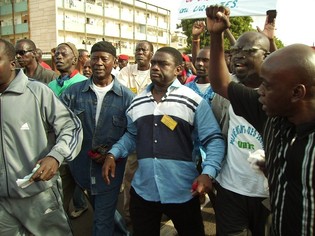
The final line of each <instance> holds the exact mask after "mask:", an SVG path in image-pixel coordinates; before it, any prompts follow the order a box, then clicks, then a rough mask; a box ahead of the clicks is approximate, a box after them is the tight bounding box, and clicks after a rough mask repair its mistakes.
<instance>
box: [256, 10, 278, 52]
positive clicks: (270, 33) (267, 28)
mask: <svg viewBox="0 0 315 236" xmlns="http://www.w3.org/2000/svg"><path fill="white" fill-rule="evenodd" d="M268 18H269V16H268V15H267V16H266V20H265V25H264V29H263V30H261V29H260V28H259V27H258V26H257V27H256V28H257V31H258V32H260V33H262V34H264V35H266V37H267V38H268V39H269V42H270V48H269V52H274V51H276V50H277V45H276V42H275V29H276V27H275V24H276V18H274V19H273V21H272V22H271V23H270V22H269V20H268Z"/></svg>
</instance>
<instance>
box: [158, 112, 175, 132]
mask: <svg viewBox="0 0 315 236" xmlns="http://www.w3.org/2000/svg"><path fill="white" fill-rule="evenodd" d="M161 122H162V123H163V124H164V125H166V127H167V128H169V129H170V130H174V129H175V127H176V125H177V122H176V121H175V120H174V119H173V118H172V117H170V116H168V115H164V116H163V117H162V119H161Z"/></svg>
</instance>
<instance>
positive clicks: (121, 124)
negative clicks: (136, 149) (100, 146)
mask: <svg viewBox="0 0 315 236" xmlns="http://www.w3.org/2000/svg"><path fill="white" fill-rule="evenodd" d="M112 124H113V125H112V129H113V130H112V132H111V136H112V137H113V138H114V139H117V140H118V139H119V138H120V137H121V136H122V135H123V134H124V133H125V131H126V127H127V118H126V117H125V116H115V115H114V116H113V117H112Z"/></svg>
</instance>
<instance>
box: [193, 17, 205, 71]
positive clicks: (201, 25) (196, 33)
mask: <svg viewBox="0 0 315 236" xmlns="http://www.w3.org/2000/svg"><path fill="white" fill-rule="evenodd" d="M205 28H206V24H205V22H204V21H196V22H194V24H193V27H192V32H191V34H192V43H191V45H192V48H191V56H192V63H193V65H194V64H195V62H196V58H197V55H198V53H199V50H200V35H201V34H202V33H203V32H205Z"/></svg>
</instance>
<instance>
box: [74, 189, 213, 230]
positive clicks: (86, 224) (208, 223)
mask: <svg viewBox="0 0 315 236" xmlns="http://www.w3.org/2000/svg"><path fill="white" fill-rule="evenodd" d="M122 200H123V197H122V194H120V195H119V200H118V206H117V209H118V210H119V211H121V209H122ZM202 215H203V219H204V225H205V231H206V236H213V235H215V218H214V211H213V208H212V207H211V203H210V202H209V203H207V204H206V205H205V206H204V207H203V208H202ZM92 221H93V212H92V208H91V206H89V209H88V210H87V211H86V212H84V213H83V214H82V216H80V217H79V218H77V219H73V220H71V223H72V226H73V230H74V236H89V235H92ZM175 235H177V234H176V231H175V229H174V227H172V223H171V221H165V222H163V226H162V227H161V236H175Z"/></svg>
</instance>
